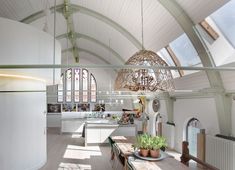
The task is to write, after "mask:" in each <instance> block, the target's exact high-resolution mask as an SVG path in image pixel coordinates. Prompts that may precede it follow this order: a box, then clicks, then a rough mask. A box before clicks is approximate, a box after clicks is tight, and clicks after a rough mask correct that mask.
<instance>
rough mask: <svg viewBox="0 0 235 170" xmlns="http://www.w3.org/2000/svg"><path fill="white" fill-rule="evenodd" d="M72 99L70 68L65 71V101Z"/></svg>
mask: <svg viewBox="0 0 235 170" xmlns="http://www.w3.org/2000/svg"><path fill="white" fill-rule="evenodd" d="M71 101H72V69H68V70H67V71H66V102H71Z"/></svg>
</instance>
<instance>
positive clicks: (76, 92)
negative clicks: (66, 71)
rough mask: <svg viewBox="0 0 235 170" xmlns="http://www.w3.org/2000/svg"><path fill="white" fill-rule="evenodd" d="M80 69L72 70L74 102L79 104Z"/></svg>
mask: <svg viewBox="0 0 235 170" xmlns="http://www.w3.org/2000/svg"><path fill="white" fill-rule="evenodd" d="M79 84H80V69H78V68H75V69H74V101H75V102H79V101H80V99H79V98H80V95H79V91H80V89H79V88H80V85H79Z"/></svg>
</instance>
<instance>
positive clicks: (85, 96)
mask: <svg viewBox="0 0 235 170" xmlns="http://www.w3.org/2000/svg"><path fill="white" fill-rule="evenodd" d="M82 92H83V93H82V94H83V95H82V101H83V102H88V71H87V70H86V69H82Z"/></svg>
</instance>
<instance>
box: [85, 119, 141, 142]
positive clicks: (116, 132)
mask: <svg viewBox="0 0 235 170" xmlns="http://www.w3.org/2000/svg"><path fill="white" fill-rule="evenodd" d="M136 134H137V128H136V125H135V124H125V125H120V124H118V123H116V122H114V121H109V120H106V119H104V120H98V121H97V120H94V121H87V122H86V123H85V146H87V145H97V144H105V143H108V137H109V136H136Z"/></svg>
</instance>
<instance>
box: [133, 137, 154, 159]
mask: <svg viewBox="0 0 235 170" xmlns="http://www.w3.org/2000/svg"><path fill="white" fill-rule="evenodd" d="M150 143H151V137H150V136H149V135H148V134H146V133H145V134H142V135H138V136H137V138H136V144H135V145H134V147H135V148H138V149H139V150H140V151H139V154H140V155H141V156H144V157H146V156H148V155H149V148H150Z"/></svg>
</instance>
